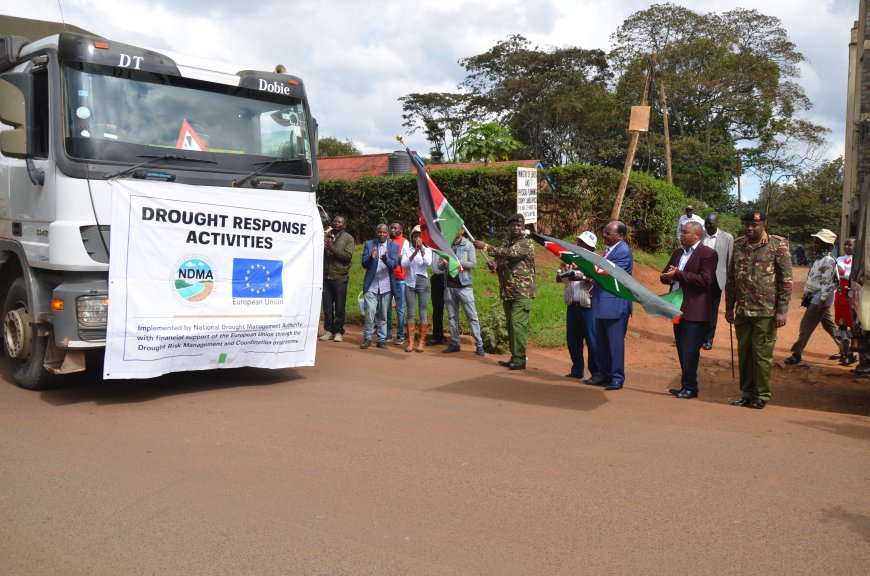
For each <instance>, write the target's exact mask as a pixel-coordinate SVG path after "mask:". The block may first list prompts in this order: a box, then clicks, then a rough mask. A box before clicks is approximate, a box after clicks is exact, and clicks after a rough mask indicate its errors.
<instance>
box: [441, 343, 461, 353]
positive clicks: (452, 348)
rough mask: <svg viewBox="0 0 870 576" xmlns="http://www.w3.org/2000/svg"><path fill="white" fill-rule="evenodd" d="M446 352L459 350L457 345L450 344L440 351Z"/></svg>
mask: <svg viewBox="0 0 870 576" xmlns="http://www.w3.org/2000/svg"><path fill="white" fill-rule="evenodd" d="M447 352H459V346H456V345H455V344H451V345H450V346H448V347H447V348H445V349H444V350H442V351H441V353H442V354H445V353H447Z"/></svg>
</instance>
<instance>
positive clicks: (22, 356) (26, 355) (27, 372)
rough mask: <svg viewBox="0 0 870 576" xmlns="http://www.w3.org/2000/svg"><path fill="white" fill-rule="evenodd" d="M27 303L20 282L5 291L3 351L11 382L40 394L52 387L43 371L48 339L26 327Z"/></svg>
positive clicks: (51, 380) (49, 376)
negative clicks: (10, 371) (13, 379)
mask: <svg viewBox="0 0 870 576" xmlns="http://www.w3.org/2000/svg"><path fill="white" fill-rule="evenodd" d="M31 309H32V307H31V306H30V300H29V298H28V296H27V288H26V286H25V284H24V278H17V279H16V280H15V281H14V282H13V283H12V285H11V286H10V287H9V293H8V294H7V295H6V302H5V304H4V306H3V344H4V346H3V350H4V353H5V356H6V361H7V362H8V363H9V368H10V369H11V370H12V376H13V377H14V378H15V382H16V383H17V384H18V385H19V386H21V387H22V388H27V389H28V390H44V389H45V388H50V387H51V386H52V385H54V384H55V382H56V380H57V378H56V377H55V375H54V374H52V373H51V372H49V371H48V370H46V369H45V368H43V366H42V364H43V360H44V359H45V350H46V348H47V347H48V338H49V337H48V336H39V334H38V333H37V332H36V331H35V330H34V329H33V326H32V325H31V324H30V320H31V318H30V311H31Z"/></svg>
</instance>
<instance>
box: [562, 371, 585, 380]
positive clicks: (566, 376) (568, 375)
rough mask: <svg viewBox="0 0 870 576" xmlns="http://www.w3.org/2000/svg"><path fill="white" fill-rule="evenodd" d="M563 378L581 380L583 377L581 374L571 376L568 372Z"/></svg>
mask: <svg viewBox="0 0 870 576" xmlns="http://www.w3.org/2000/svg"><path fill="white" fill-rule="evenodd" d="M565 378H578V379H580V380H582V379H583V375H582V374H573V373H571V372H568V373H567V374H565Z"/></svg>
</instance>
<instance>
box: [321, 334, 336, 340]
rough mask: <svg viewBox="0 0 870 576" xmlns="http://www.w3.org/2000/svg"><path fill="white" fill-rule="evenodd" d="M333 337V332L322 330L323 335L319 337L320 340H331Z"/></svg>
mask: <svg viewBox="0 0 870 576" xmlns="http://www.w3.org/2000/svg"><path fill="white" fill-rule="evenodd" d="M333 338H335V334H333V333H332V332H324V333H323V336H321V337H320V340H323V341H326V340H332V339H333Z"/></svg>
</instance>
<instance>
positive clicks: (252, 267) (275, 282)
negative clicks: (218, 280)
mask: <svg viewBox="0 0 870 576" xmlns="http://www.w3.org/2000/svg"><path fill="white" fill-rule="evenodd" d="M283 268H284V263H283V262H282V261H281V260H252V259H250V258H233V298H283V297H284V287H283V286H282V285H281V271H282V269H283Z"/></svg>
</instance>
